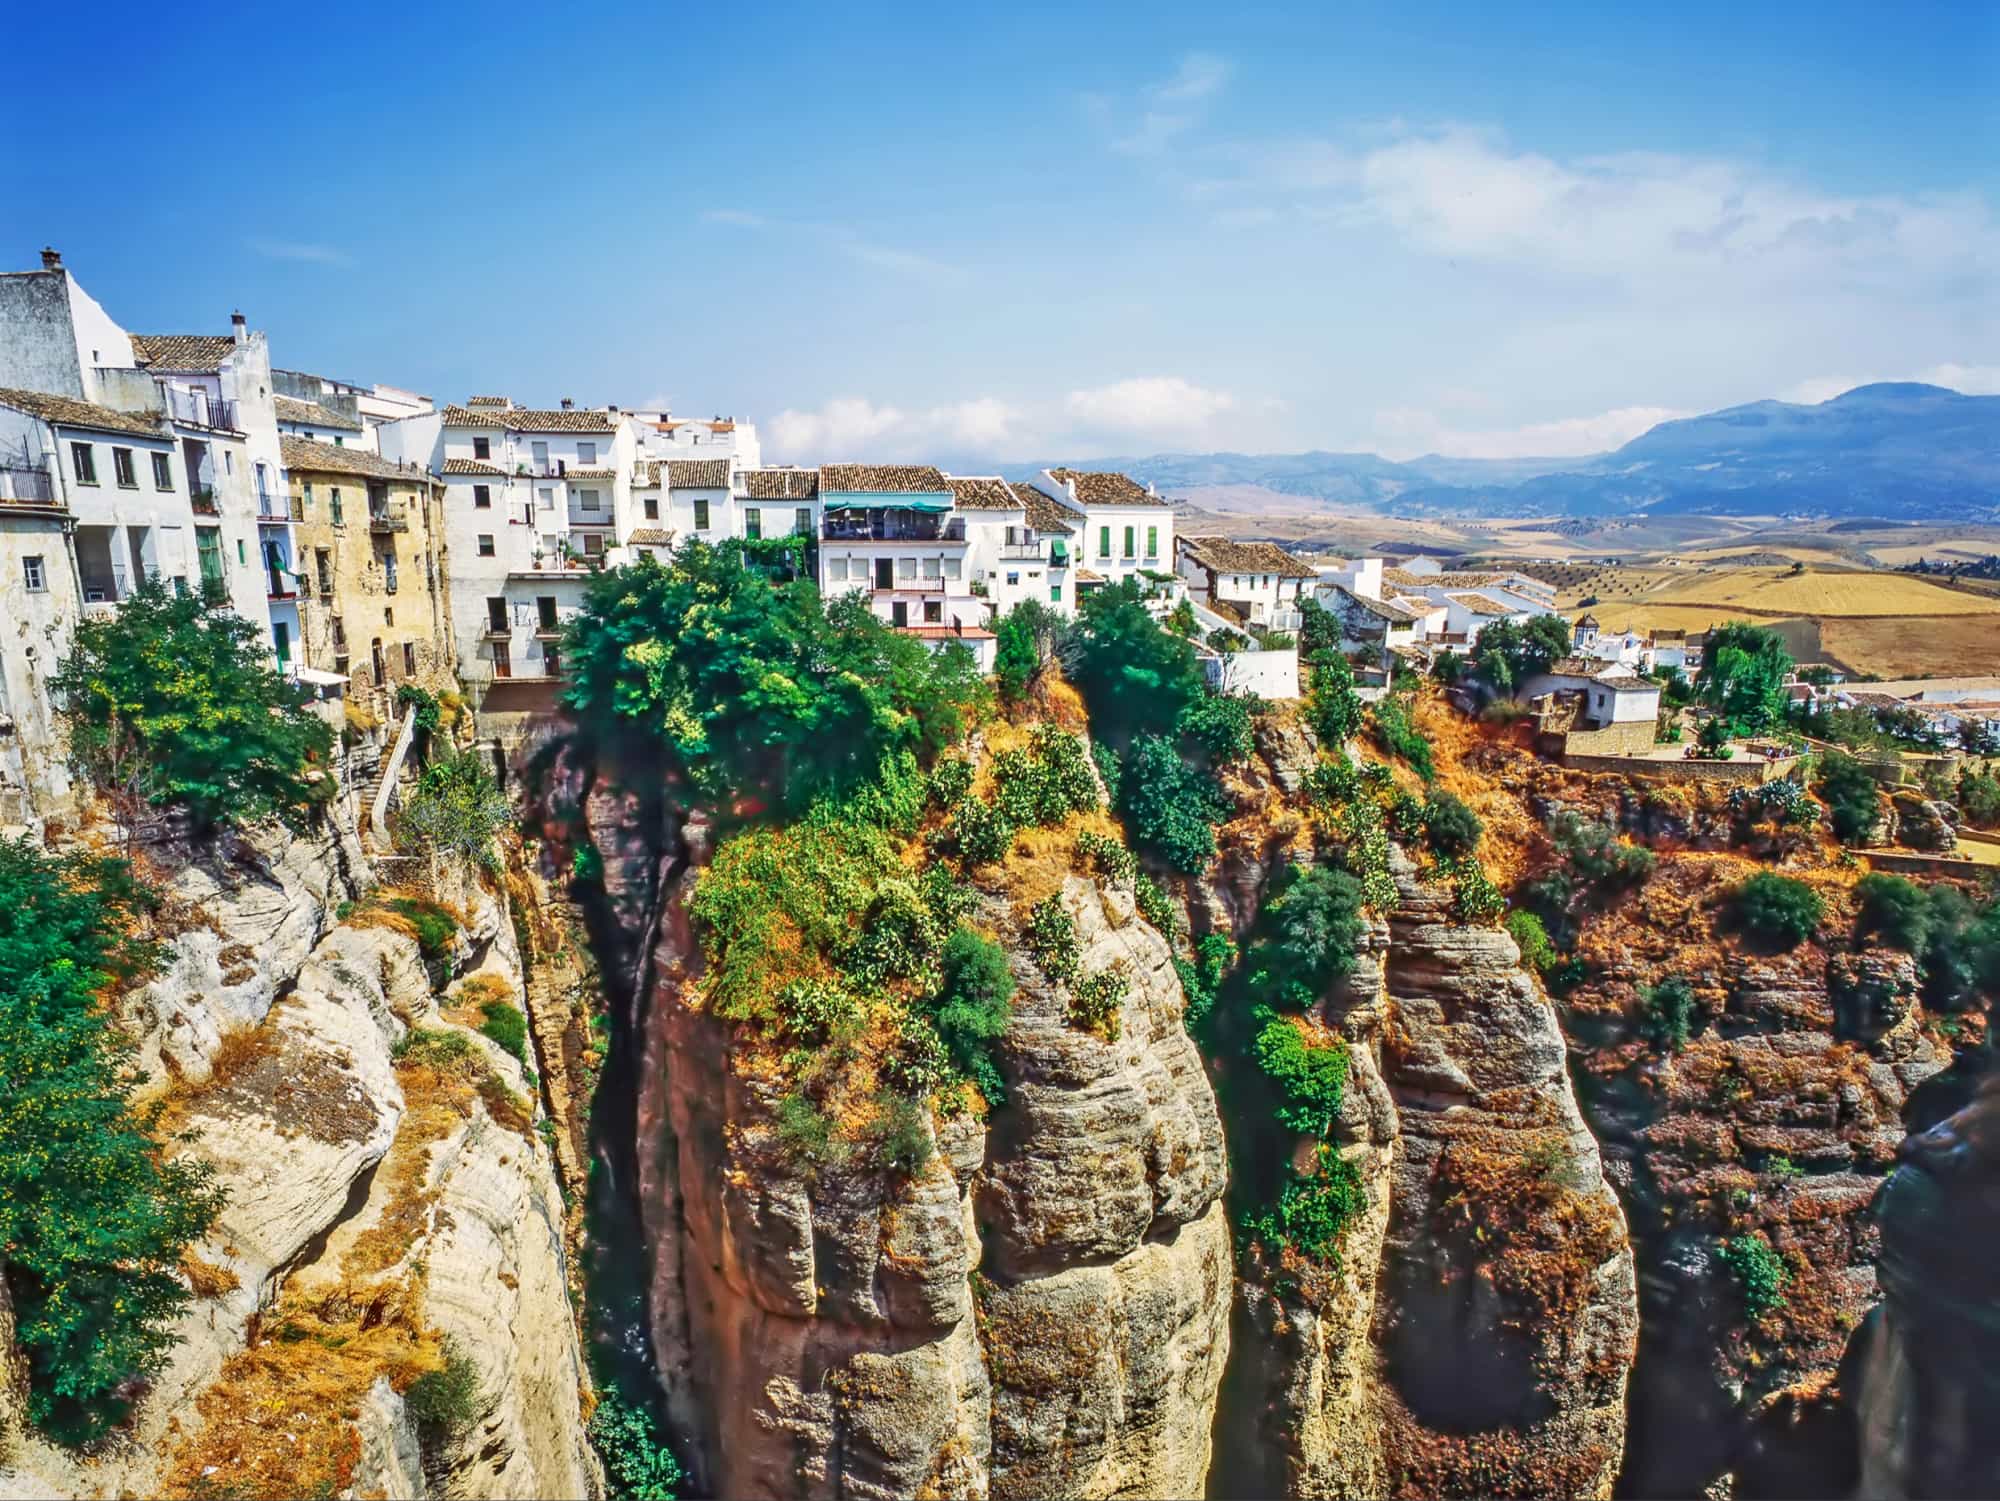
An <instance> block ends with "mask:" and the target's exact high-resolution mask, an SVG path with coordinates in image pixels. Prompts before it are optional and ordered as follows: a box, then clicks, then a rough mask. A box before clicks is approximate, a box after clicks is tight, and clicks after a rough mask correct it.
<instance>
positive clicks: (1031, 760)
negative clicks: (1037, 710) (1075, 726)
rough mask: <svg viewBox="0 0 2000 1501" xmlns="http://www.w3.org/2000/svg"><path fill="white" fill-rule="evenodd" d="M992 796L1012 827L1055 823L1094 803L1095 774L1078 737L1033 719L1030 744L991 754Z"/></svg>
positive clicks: (1084, 809) (1083, 810)
mask: <svg viewBox="0 0 2000 1501" xmlns="http://www.w3.org/2000/svg"><path fill="white" fill-rule="evenodd" d="M993 781H994V789H995V791H994V801H995V806H996V807H997V809H998V810H999V813H1000V816H1001V818H1002V819H1003V820H1005V821H1006V822H1007V823H1009V824H1011V825H1013V826H1014V827H1016V828H1020V827H1023V826H1026V825H1030V824H1054V823H1060V822H1062V820H1063V819H1064V818H1066V817H1068V816H1069V815H1070V814H1071V813H1086V812H1088V811H1090V810H1091V809H1092V808H1095V807H1096V806H1097V779H1096V778H1095V777H1094V776H1092V775H1091V771H1090V758H1089V757H1088V756H1087V755H1085V754H1084V749H1083V742H1082V740H1080V739H1079V738H1078V737H1077V736H1075V735H1070V734H1066V733H1064V732H1063V731H1062V730H1059V729H1056V728H1055V727H1054V726H1053V725H1038V726H1037V727H1036V729H1035V734H1034V741H1033V748H1032V749H1030V750H1009V751H1003V752H1001V753H1000V754H999V755H998V756H995V757H994V758H993Z"/></svg>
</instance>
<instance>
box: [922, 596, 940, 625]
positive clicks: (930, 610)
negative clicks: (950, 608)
mask: <svg viewBox="0 0 2000 1501" xmlns="http://www.w3.org/2000/svg"><path fill="white" fill-rule="evenodd" d="M924 624H925V625H943V624H944V601H943V600H941V599H927V600H925V601H924Z"/></svg>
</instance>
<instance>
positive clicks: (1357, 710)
mask: <svg viewBox="0 0 2000 1501" xmlns="http://www.w3.org/2000/svg"><path fill="white" fill-rule="evenodd" d="M1307 661H1308V664H1309V671H1310V672H1311V674H1312V676H1311V679H1310V682H1309V685H1308V689H1307V694H1306V723H1308V724H1310V725H1311V726H1312V727H1313V733H1314V734H1315V735H1317V736H1318V737H1319V743H1320V744H1321V745H1323V746H1326V747H1328V748H1329V749H1337V748H1338V747H1340V746H1342V745H1345V744H1346V743H1347V742H1348V741H1349V740H1352V739H1353V738H1354V737H1355V736H1356V735H1358V734H1360V733H1361V722H1362V707H1361V697H1360V695H1359V694H1357V693H1356V692H1355V691H1354V669H1353V668H1352V667H1350V666H1349V665H1348V662H1347V658H1346V657H1344V656H1342V655H1341V654H1340V653H1339V652H1338V651H1335V650H1329V651H1320V652H1315V653H1313V655H1312V656H1311V657H1309V658H1308V659H1307Z"/></svg>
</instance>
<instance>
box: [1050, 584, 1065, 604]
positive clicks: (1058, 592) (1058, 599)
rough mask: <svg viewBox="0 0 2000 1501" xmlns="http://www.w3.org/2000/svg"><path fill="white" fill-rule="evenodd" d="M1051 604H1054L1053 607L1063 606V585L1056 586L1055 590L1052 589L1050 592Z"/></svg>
mask: <svg viewBox="0 0 2000 1501" xmlns="http://www.w3.org/2000/svg"><path fill="white" fill-rule="evenodd" d="M1049 603H1050V604H1052V605H1059V604H1061V603H1062V585H1061V584H1057V585H1056V586H1055V587H1054V588H1052V589H1050V590H1049Z"/></svg>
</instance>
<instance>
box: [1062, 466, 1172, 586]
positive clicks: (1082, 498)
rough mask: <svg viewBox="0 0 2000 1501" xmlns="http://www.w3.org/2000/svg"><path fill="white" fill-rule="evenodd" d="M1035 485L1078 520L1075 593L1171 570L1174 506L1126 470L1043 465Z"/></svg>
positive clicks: (1170, 572)
mask: <svg viewBox="0 0 2000 1501" xmlns="http://www.w3.org/2000/svg"><path fill="white" fill-rule="evenodd" d="M1035 486H1036V488H1038V489H1040V490H1043V491H1045V492H1046V493H1047V494H1049V495H1051V496H1053V497H1055V499H1056V501H1057V502H1058V503H1059V504H1061V505H1063V506H1064V507H1066V508H1067V509H1069V510H1070V511H1073V512H1075V513H1076V514H1077V516H1079V517H1080V518H1081V520H1082V528H1081V531H1082V535H1081V537H1080V538H1079V539H1078V545H1077V547H1076V548H1075V549H1074V552H1075V556H1076V564H1075V566H1076V567H1077V569H1078V570H1079V571H1078V573H1077V577H1076V581H1075V587H1076V590H1077V592H1078V593H1079V594H1081V593H1083V592H1086V591H1087V590H1090V589H1093V588H1099V587H1102V586H1103V585H1105V584H1115V583H1120V582H1122V581H1124V580H1125V579H1128V578H1138V577H1140V576H1142V575H1144V574H1158V575H1162V576H1164V575H1170V574H1172V573H1173V571H1174V508H1173V507H1172V506H1171V505H1169V504H1168V503H1167V502H1166V501H1165V500H1163V499H1161V498H1160V496H1159V495H1157V494H1155V493H1154V492H1153V491H1152V490H1150V489H1148V488H1146V487H1145V486H1143V485H1141V484H1139V483H1138V482H1137V481H1135V480H1133V479H1132V478H1130V477H1129V476H1128V475H1124V474H1119V473H1116V472H1115V471H1107V470H1086V469H1044V470H1043V471H1042V473H1041V475H1040V477H1039V478H1037V479H1036V481H1035Z"/></svg>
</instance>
